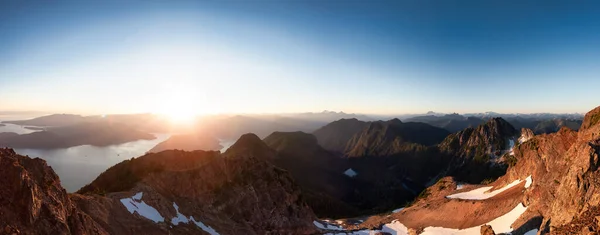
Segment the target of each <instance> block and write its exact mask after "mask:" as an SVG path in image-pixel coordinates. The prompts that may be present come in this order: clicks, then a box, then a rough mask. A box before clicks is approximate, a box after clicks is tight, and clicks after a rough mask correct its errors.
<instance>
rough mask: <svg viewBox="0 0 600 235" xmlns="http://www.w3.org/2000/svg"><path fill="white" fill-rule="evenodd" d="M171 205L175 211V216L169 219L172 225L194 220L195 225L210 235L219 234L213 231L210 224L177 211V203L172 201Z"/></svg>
mask: <svg viewBox="0 0 600 235" xmlns="http://www.w3.org/2000/svg"><path fill="white" fill-rule="evenodd" d="M173 207H174V208H175V211H177V216H175V217H173V219H171V223H172V224H173V225H178V224H179V223H184V224H187V223H189V222H190V221H191V222H194V224H196V226H198V227H199V228H201V229H202V230H204V231H205V232H207V233H209V234H210V235H219V233H217V231H215V230H214V229H213V228H211V227H210V226H206V225H205V224H204V223H202V222H200V221H196V220H195V219H194V217H193V216H190V218H189V219H188V218H187V217H186V216H185V215H183V214H181V212H179V206H178V205H177V203H175V202H173Z"/></svg>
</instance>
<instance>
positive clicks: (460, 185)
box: [456, 183, 465, 190]
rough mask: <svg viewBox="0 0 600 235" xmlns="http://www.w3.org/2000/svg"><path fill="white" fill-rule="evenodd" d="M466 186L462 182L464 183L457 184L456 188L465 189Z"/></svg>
mask: <svg viewBox="0 0 600 235" xmlns="http://www.w3.org/2000/svg"><path fill="white" fill-rule="evenodd" d="M464 187H465V185H464V184H462V183H459V184H456V190H461V189H463V188H464Z"/></svg>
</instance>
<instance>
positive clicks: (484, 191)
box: [446, 176, 533, 200]
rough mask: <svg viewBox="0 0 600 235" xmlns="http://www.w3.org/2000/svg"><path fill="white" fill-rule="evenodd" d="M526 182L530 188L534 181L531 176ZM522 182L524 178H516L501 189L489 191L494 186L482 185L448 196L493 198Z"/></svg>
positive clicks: (454, 197)
mask: <svg viewBox="0 0 600 235" xmlns="http://www.w3.org/2000/svg"><path fill="white" fill-rule="evenodd" d="M526 181H527V182H526V183H525V188H529V186H531V183H532V182H533V181H532V180H531V176H529V177H527V179H526ZM521 182H523V180H515V181H513V182H512V183H510V184H508V185H506V186H504V187H502V188H501V189H498V190H494V191H491V192H489V190H490V189H492V188H493V187H492V186H488V187H481V188H478V189H473V190H471V191H468V192H463V193H456V194H452V195H448V196H446V198H450V199H464V200H485V199H488V198H491V197H493V196H496V195H498V194H500V193H502V192H504V191H506V190H508V189H510V188H512V187H514V186H515V185H518V184H520V183H521Z"/></svg>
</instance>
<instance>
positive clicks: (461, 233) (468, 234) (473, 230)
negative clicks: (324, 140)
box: [315, 203, 537, 235]
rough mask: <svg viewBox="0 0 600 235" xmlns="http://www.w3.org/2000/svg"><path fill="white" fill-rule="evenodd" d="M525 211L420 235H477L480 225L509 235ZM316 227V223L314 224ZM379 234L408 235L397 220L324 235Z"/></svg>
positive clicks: (520, 209) (432, 229) (518, 208)
mask: <svg viewBox="0 0 600 235" xmlns="http://www.w3.org/2000/svg"><path fill="white" fill-rule="evenodd" d="M526 210H527V207H525V206H523V204H522V203H519V205H517V206H516V207H515V208H514V209H512V210H511V211H510V212H508V213H506V214H504V215H502V216H500V217H498V218H496V219H494V220H492V221H490V222H488V223H485V224H481V225H477V226H473V227H470V228H466V229H454V228H443V227H426V228H425V229H424V230H423V232H422V233H421V234H420V235H479V234H480V232H481V231H480V229H481V226H482V225H486V224H487V225H490V226H492V229H494V232H496V233H498V234H500V233H510V232H512V231H513V228H512V227H511V225H512V224H513V223H514V222H515V221H516V220H517V219H518V218H519V217H521V215H522V214H523V213H524V212H525V211H526ZM315 225H316V223H315ZM534 231H535V233H537V229H534V230H531V231H529V232H527V233H526V235H530V234H535V233H534ZM379 232H386V233H390V234H393V235H408V234H409V233H408V228H407V227H406V226H404V225H403V224H402V223H400V222H399V221H397V220H394V221H392V222H391V223H389V224H385V225H384V226H383V227H382V228H381V230H360V231H348V232H333V233H327V234H326V235H372V234H376V233H379Z"/></svg>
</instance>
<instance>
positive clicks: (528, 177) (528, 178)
mask: <svg viewBox="0 0 600 235" xmlns="http://www.w3.org/2000/svg"><path fill="white" fill-rule="evenodd" d="M532 183H533V180H532V179H531V175H530V176H527V178H526V179H525V188H529V187H531V184H532Z"/></svg>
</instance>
